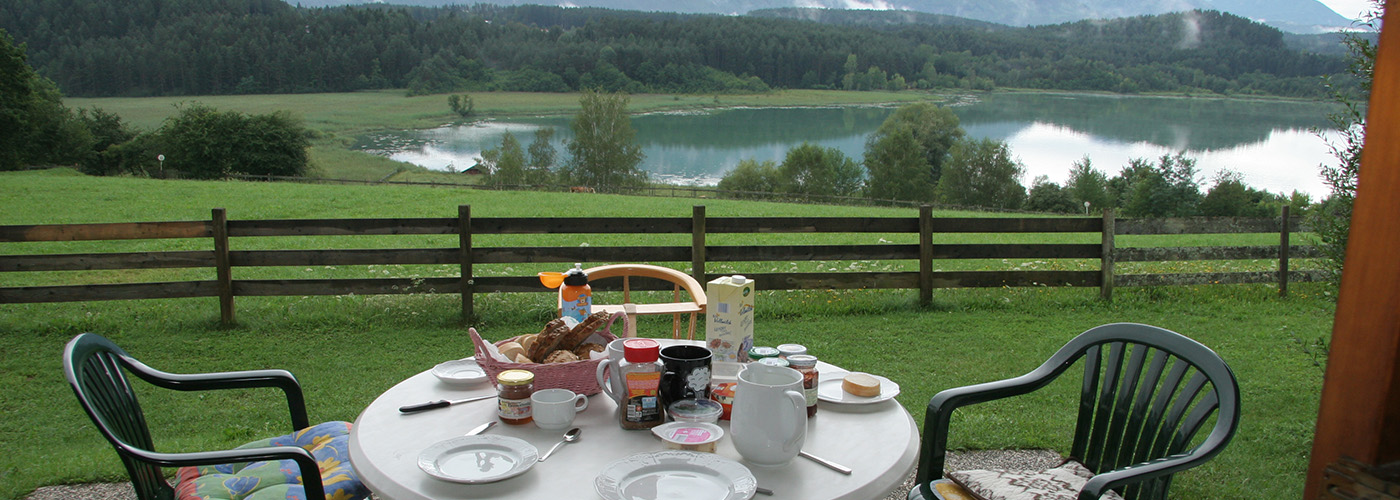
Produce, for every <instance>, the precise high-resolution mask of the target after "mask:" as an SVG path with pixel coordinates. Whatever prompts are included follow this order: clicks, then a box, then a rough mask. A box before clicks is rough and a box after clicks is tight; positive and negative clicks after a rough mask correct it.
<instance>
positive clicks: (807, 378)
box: [787, 354, 821, 417]
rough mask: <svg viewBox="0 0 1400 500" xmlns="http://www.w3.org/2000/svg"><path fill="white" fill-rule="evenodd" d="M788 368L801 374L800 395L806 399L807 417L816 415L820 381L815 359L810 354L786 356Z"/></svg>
mask: <svg viewBox="0 0 1400 500" xmlns="http://www.w3.org/2000/svg"><path fill="white" fill-rule="evenodd" d="M787 361H788V367H789V368H792V369H794V370H797V373H801V374H802V395H803V396H805V397H806V398H807V416H808V417H812V416H816V414H817V383H818V382H819V381H820V380H821V378H820V376H819V374H818V373H817V357H816V356H813V355H811V354H793V355H791V356H788V358H787Z"/></svg>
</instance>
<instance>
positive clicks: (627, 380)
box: [617, 339, 666, 430]
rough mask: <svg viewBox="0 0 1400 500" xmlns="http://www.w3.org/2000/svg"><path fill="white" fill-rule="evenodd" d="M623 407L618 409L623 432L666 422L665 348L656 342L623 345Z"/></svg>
mask: <svg viewBox="0 0 1400 500" xmlns="http://www.w3.org/2000/svg"><path fill="white" fill-rule="evenodd" d="M617 369H618V372H619V373H621V374H622V384H623V387H624V389H623V396H622V407H621V408H619V409H618V412H617V413H618V419H619V423H620V424H621V425H622V428H623V429H627V430H638V429H650V428H652V427H656V426H658V425H661V423H662V422H663V421H665V419H666V413H665V409H664V408H662V407H661V394H660V391H659V390H660V388H661V373H662V371H664V369H663V368H662V366H661V344H659V343H657V342H656V341H655V340H652V339H627V340H624V341H623V342H622V362H620V363H618V367H617Z"/></svg>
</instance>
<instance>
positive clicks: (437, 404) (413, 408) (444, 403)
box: [399, 394, 496, 413]
mask: <svg viewBox="0 0 1400 500" xmlns="http://www.w3.org/2000/svg"><path fill="white" fill-rule="evenodd" d="M494 397H496V395H495V394H487V395H485V396H477V397H474V398H466V399H454V400H451V401H449V400H446V399H439V400H437V401H429V402H427V403H418V404H416V405H408V406H400V407H399V411H400V412H403V413H413V412H419V411H424V410H431V409H434V408H447V407H449V406H452V405H455V404H457V403H470V402H472V401H481V400H483V399H491V398H494Z"/></svg>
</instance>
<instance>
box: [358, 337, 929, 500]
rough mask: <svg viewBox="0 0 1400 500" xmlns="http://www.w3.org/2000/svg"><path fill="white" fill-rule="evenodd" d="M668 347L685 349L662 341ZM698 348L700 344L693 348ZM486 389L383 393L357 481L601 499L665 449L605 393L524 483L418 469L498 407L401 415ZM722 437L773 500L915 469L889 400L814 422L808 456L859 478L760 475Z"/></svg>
mask: <svg viewBox="0 0 1400 500" xmlns="http://www.w3.org/2000/svg"><path fill="white" fill-rule="evenodd" d="M658 340H659V341H660V342H661V343H662V345H663V346H665V345H672V344H676V343H688V342H687V341H672V340H666V339H658ZM694 344H696V345H699V344H700V343H699V342H694ZM817 368H818V370H819V371H820V372H821V374H822V378H823V380H827V379H828V378H829V377H840V376H843V372H845V371H846V370H842V369H840V368H837V367H835V366H832V365H829V364H826V363H819V364H818V367H817ZM494 391H495V389H494V387H493V386H492V385H491V384H490V383H484V384H482V385H479V386H474V387H470V388H465V389H463V388H459V387H456V386H449V385H447V384H444V383H442V382H440V381H439V380H438V379H437V378H436V377H434V376H433V375H432V373H431V369H429V370H424V371H423V372H421V373H419V374H417V375H414V376H412V377H410V378H409V379H408V380H404V381H403V382H400V383H399V384H398V385H395V386H394V387H392V388H390V389H389V390H387V391H385V392H384V393H383V394H381V395H380V396H379V397H378V398H377V399H375V400H374V402H373V403H370V405H369V407H368V408H365V411H364V412H363V413H361V414H360V416H359V418H357V419H356V420H355V425H354V428H353V429H352V430H351V433H350V463H351V464H352V465H353V466H354V468H355V471H356V472H357V473H358V474H359V476H360V480H361V481H363V482H364V483H365V485H366V486H368V487H369V489H370V490H371V491H373V492H374V493H375V494H376V495H377V496H378V497H379V498H381V499H383V500H428V499H451V498H462V499H468V498H470V499H483V498H487V499H489V498H510V499H550V500H554V499H561V498H600V497H599V496H598V494H597V493H596V492H595V490H594V488H593V483H594V480H595V479H596V478H597V476H598V474H599V472H600V471H601V470H602V469H603V467H605V466H606V465H608V464H609V463H611V462H613V461H614V460H618V459H620V458H624V457H627V456H629V455H633V454H636V453H642V452H651V451H660V450H662V449H664V446H663V443H662V442H661V440H660V439H658V438H657V437H655V436H654V435H652V433H651V432H650V431H646V430H640V431H626V430H622V428H621V427H620V426H619V425H618V422H617V404H616V403H615V402H614V401H613V400H612V399H610V398H608V397H607V396H606V395H602V394H601V393H600V394H598V395H594V396H591V397H589V398H588V403H589V404H588V409H587V410H584V411H583V412H581V413H579V414H578V417H577V418H576V419H575V420H574V426H575V427H579V428H581V429H582V431H583V432H582V434H581V435H580V436H579V440H578V441H576V442H574V443H570V444H566V445H564V446H563V447H561V448H560V449H559V450H558V451H556V452H555V453H554V455H553V456H551V457H550V458H549V460H548V461H545V462H541V463H537V464H535V465H534V467H533V468H531V469H530V470H529V471H526V472H525V473H524V474H521V475H519V476H516V477H513V478H509V479H505V480H502V481H497V482H494V483H487V484H458V483H453V482H447V481H442V480H439V479H436V478H433V477H432V476H429V475H428V474H427V473H425V472H423V470H422V469H419V468H418V456H419V454H421V453H422V452H423V450H425V449H427V448H428V447H429V446H431V445H433V444H434V443H437V442H439V441H443V440H446V439H450V438H453V437H456V436H460V435H462V434H463V433H465V432H467V431H468V430H469V429H471V428H473V427H476V426H478V425H480V424H482V423H485V422H489V421H492V420H496V401H495V399H494V398H492V399H487V400H484V401H476V402H470V403H460V404H456V405H453V406H450V407H447V408H439V409H434V410H428V411H424V412H420V413H410V414H403V413H400V412H399V410H398V409H399V407H400V406H403V405H409V404H414V403H422V402H427V401H434V400H439V399H449V400H452V399H461V398H467V397H471V396H477V395H486V394H494ZM720 426H721V427H723V428H724V430H725V436H724V438H723V439H721V440H720V442H719V446H718V448H717V449H716V451H715V452H716V453H717V454H719V455H720V456H723V457H726V458H729V459H732V460H736V461H738V462H739V463H741V464H743V465H744V466H746V467H748V468H749V470H750V471H752V472H753V475H754V477H755V478H756V479H757V480H758V485H759V486H760V487H763V488H767V489H770V490H773V492H774V496H773V497H772V498H774V499H785V498H786V499H803V500H817V499H850V500H872V499H880V498H883V497H885V496H887V495H889V494H890V492H892V491H894V490H895V489H896V488H898V487H899V486H900V484H901V483H902V482H903V481H904V479H905V478H907V477H908V476H909V474H910V473H911V472H912V471H913V470H914V466H915V464H916V463H917V461H918V451H919V433H918V427H917V426H915V424H914V420H913V419H912V418H911V417H910V416H909V412H907V411H905V410H904V407H903V406H900V405H899V402H897V401H895V400H893V399H890V400H888V401H883V402H879V403H873V404H864V405H847V404H837V403H831V402H827V401H822V402H820V403H819V406H818V411H817V415H816V416H815V417H813V418H810V419H808V422H807V438H806V441H805V443H804V444H803V446H802V450H803V451H806V452H809V453H811V454H813V455H816V456H818V457H821V458H825V459H828V460H831V461H833V462H836V463H838V464H842V465H845V466H847V467H850V468H851V469H853V472H852V474H851V475H849V476H847V475H842V474H840V473H838V472H836V471H833V470H831V469H828V468H825V467H823V466H821V465H819V464H817V463H816V462H813V461H811V460H808V459H806V458H803V457H797V458H795V459H793V461H792V462H791V463H789V464H787V465H784V466H781V467H759V466H755V465H753V464H750V463H748V462H746V461H745V460H743V458H742V457H741V456H740V455H739V452H738V451H736V450H735V449H734V444H733V442H732V441H731V436H730V434H729V421H727V420H721V421H720ZM486 434H496V435H502V436H512V437H517V438H520V439H523V440H525V441H527V442H529V443H531V444H533V445H534V446H535V447H536V448H538V449H539V451H540V453H544V452H545V450H548V449H549V448H550V447H551V446H553V445H554V443H556V442H558V441H559V440H560V439H561V438H562V436H563V431H554V430H544V429H540V428H538V427H536V426H535V425H534V424H527V425H505V424H498V425H496V426H494V427H492V428H491V429H490V430H488V431H486Z"/></svg>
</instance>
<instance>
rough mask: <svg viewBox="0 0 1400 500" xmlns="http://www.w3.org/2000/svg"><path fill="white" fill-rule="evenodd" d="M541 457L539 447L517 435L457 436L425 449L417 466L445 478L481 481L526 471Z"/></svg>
mask: <svg viewBox="0 0 1400 500" xmlns="http://www.w3.org/2000/svg"><path fill="white" fill-rule="evenodd" d="M539 460H540V452H539V450H537V449H535V446H534V445H532V444H530V443H527V442H525V441H524V440H521V439H518V438H513V437H508V436H495V435H485V436H458V437H455V438H452V439H448V440H446V441H440V442H438V443H436V444H434V445H432V446H429V447H428V449H426V450H423V453H421V454H419V455H418V468H420V469H423V472H427V473H428V475H429V476H433V477H435V478H438V479H441V480H443V481H451V482H454V483H467V484H479V483H490V482H494V481H500V480H502V479H507V478H512V477H515V476H518V475H521V474H524V473H525V471H527V470H530V467H533V466H534V465H535V462H538V461H539Z"/></svg>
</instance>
